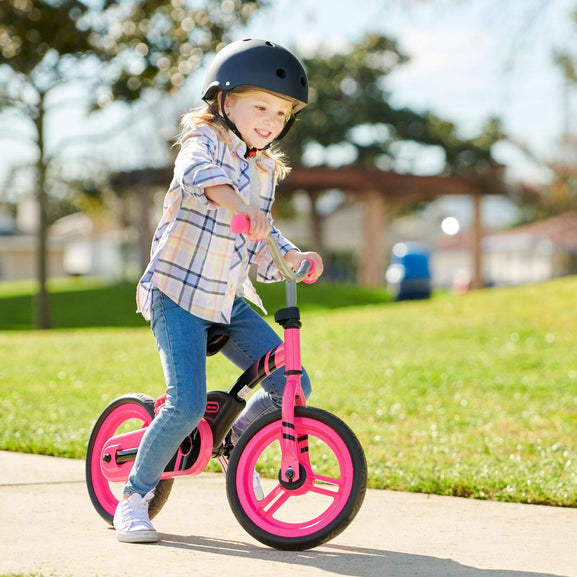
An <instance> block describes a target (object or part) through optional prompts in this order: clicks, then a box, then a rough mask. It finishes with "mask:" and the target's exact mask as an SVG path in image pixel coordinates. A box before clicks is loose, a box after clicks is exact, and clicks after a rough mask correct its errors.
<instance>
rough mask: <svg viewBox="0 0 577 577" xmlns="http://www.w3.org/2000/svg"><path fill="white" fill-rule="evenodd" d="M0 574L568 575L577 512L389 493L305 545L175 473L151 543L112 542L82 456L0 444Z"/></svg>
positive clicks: (198, 480) (370, 498)
mask: <svg viewBox="0 0 577 577" xmlns="http://www.w3.org/2000/svg"><path fill="white" fill-rule="evenodd" d="M0 471H1V472H0V575H4V574H24V575H28V574H37V575H46V576H50V577H104V576H115V577H120V576H129V577H133V576H134V577H137V576H138V577H159V576H160V575H163V574H166V575H170V577H179V576H183V577H184V576H186V577H190V576H191V575H198V576H200V577H212V576H218V577H223V576H224V575H232V574H233V573H232V572H233V571H234V574H235V575H247V576H248V575H250V576H251V577H252V576H258V577H269V576H274V577H284V576H286V575H290V574H291V573H292V574H293V575H298V576H303V577H317V576H318V577H321V576H322V577H326V576H328V575H354V576H358V577H409V576H410V577H425V576H426V577H537V576H539V577H552V576H563V577H577V509H560V508H552V507H540V506H532V505H517V504H507V503H492V502H485V501H473V500H468V499H458V498H452V497H437V496H427V495H418V494H410V493H397V492H391V491H374V490H371V491H369V492H368V494H367V498H366V500H365V504H364V506H363V508H362V510H361V512H360V513H359V515H358V516H357V518H356V519H355V521H354V522H353V523H352V525H351V526H350V527H349V528H348V529H347V530H346V531H345V532H344V533H343V534H341V535H340V536H339V537H338V538H337V539H335V540H334V541H332V542H330V543H328V544H326V545H324V546H322V547H320V548H318V549H314V550H312V551H305V552H300V553H297V552H286V551H276V550H274V549H269V548H267V547H265V546H263V545H261V544H260V543H258V542H257V541H254V540H253V539H252V538H251V537H250V536H249V535H248V534H247V533H246V532H245V531H244V530H243V529H242V527H240V525H239V524H238V523H237V521H236V520H235V518H234V516H233V514H232V512H231V510H230V508H229V506H228V502H227V500H226V492H225V485H224V477H223V476H222V475H219V474H202V475H200V476H199V477H195V478H185V479H180V480H177V481H176V482H175V484H174V488H173V490H172V494H171V496H170V499H169V500H168V503H167V504H166V506H165V507H164V509H163V510H162V512H161V513H160V514H159V515H158V517H157V518H156V519H155V521H154V524H155V526H156V528H157V530H158V531H159V533H160V536H161V542H160V543H159V544H156V545H128V544H122V543H118V541H117V540H116V537H115V535H114V531H113V530H112V529H110V528H108V526H107V525H106V523H105V522H104V521H102V520H101V519H100V517H99V516H98V515H97V513H96V512H95V511H94V509H93V508H92V505H91V503H90V499H89V497H88V493H87V491H86V487H85V483H84V463H83V462H82V461H72V460H68V459H56V458H52V457H43V456H36V455H24V454H18V453H9V452H1V451H0Z"/></svg>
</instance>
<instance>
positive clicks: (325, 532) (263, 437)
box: [227, 407, 367, 551]
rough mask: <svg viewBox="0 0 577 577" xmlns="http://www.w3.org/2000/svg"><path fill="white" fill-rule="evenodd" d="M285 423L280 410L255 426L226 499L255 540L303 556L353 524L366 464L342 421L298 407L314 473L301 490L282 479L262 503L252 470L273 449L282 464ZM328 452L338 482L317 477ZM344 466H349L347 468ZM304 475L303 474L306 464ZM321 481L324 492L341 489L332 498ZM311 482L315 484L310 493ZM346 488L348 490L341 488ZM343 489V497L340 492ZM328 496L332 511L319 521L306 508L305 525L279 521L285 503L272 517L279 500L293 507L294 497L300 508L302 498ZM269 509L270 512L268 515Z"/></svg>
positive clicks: (243, 443)
mask: <svg viewBox="0 0 577 577" xmlns="http://www.w3.org/2000/svg"><path fill="white" fill-rule="evenodd" d="M281 422H282V417H281V411H276V412H275V413H272V414H270V415H268V416H265V417H263V418H262V419H260V420H258V421H257V422H255V423H254V424H253V425H252V426H251V427H249V429H248V430H247V431H246V432H245V433H244V434H243V435H242V437H241V438H240V440H239V442H238V443H237V445H236V446H235V448H234V451H233V453H232V455H231V458H230V462H229V466H228V471H227V495H228V501H229V504H230V506H231V508H232V511H233V513H234V515H235V517H236V518H237V520H238V521H239V523H240V524H241V525H242V526H243V528H244V529H245V530H246V531H247V532H248V533H249V534H250V535H252V536H253V537H254V538H255V539H257V540H258V541H260V542H261V543H264V544H265V545H268V546H270V547H274V548H276V549H283V550H292V551H301V550H305V549H311V548H313V547H318V546H319V545H321V544H323V543H325V542H327V541H329V540H331V539H333V538H334V537H336V536H337V535H339V534H340V533H341V532H342V531H344V530H345V529H346V528H347V527H348V525H349V524H350V523H351V521H352V520H353V519H354V517H355V516H356V514H357V513H358V512H359V510H360V508H361V505H362V503H363V500H364V497H365V493H366V486H367V463H366V459H365V454H364V451H363V448H362V446H361V444H360V442H359V440H358V439H357V437H356V436H355V434H354V433H353V431H352V430H351V429H350V428H349V427H348V426H347V425H346V424H345V423H344V422H343V421H342V420H341V419H339V418H338V417H336V416H335V415H333V414H331V413H328V412H327V411H324V410H322V409H317V408H311V407H296V408H295V427H296V431H295V435H296V437H297V438H299V437H301V438H304V436H306V439H307V440H306V450H305V449H302V450H301V453H303V452H304V453H306V454H307V455H309V457H310V473H309V474H308V478H307V475H305V476H302V477H301V478H302V479H304V481H303V482H302V483H301V484H300V485H299V482H298V481H297V483H295V486H294V488H293V487H292V486H290V487H289V486H287V483H286V482H284V483H283V482H282V481H281V480H280V475H279V478H278V483H276V482H274V483H273V484H274V485H275V486H274V488H272V490H270V491H269V492H268V493H266V492H265V497H264V499H263V500H262V501H259V500H258V498H257V497H256V496H255V493H254V491H253V493H252V494H251V490H252V489H251V488H250V487H249V484H250V486H252V484H251V479H252V473H251V471H252V470H254V467H255V464H256V463H258V465H259V466H261V461H260V459H261V458H262V457H263V456H264V455H265V454H267V452H268V451H269V450H270V451H271V452H274V453H275V455H276V456H275V457H274V458H273V461H275V459H276V460H277V462H278V459H279V458H280V449H278V448H276V447H275V445H276V446H277V447H278V437H279V436H280V430H281ZM275 436H276V439H275ZM309 449H310V451H309ZM245 452H246V455H245V456H244V457H243V453H245ZM321 453H322V454H321ZM328 453H330V455H329V457H331V458H332V457H334V468H335V470H336V471H338V473H337V475H336V476H335V477H334V478H333V476H332V475H329V474H324V473H320V474H318V475H317V470H319V469H322V467H323V465H324V460H326V457H327V454H328ZM337 454H338V455H340V459H339V457H338V456H337ZM343 455H344V456H343ZM266 458H267V457H265V459H266ZM343 463H347V465H346V466H345V467H344V468H343ZM274 466H276V462H275V464H274V465H273V467H274ZM301 470H302V471H304V468H303V466H302V465H301ZM270 472H271V471H269V473H270ZM275 474H276V473H275ZM269 476H270V475H269ZM317 477H318V479H320V483H321V484H322V483H327V484H325V485H322V487H327V486H329V487H330V486H331V485H330V483H331V482H333V481H334V482H335V483H334V485H335V486H337V489H336V490H335V491H333V492H332V493H329V491H326V490H323V489H322V488H319V486H318V485H317V484H316V480H315V479H316V478H317ZM329 477H330V478H329ZM307 483H308V484H310V487H308V488H307ZM341 485H342V486H343V487H344V486H346V487H347V489H346V490H345V489H342V488H339V487H341ZM341 490H342V493H343V494H342V496H341V495H340V493H339V492H340V491H341ZM323 493H324V495H323ZM327 494H330V495H331V497H329V498H328V500H329V506H328V508H327V509H326V510H324V509H323V511H322V513H321V514H320V515H318V516H317V517H314V516H315V515H317V513H316V512H312V509H314V508H315V507H312V508H311V512H310V513H309V510H308V508H306V507H305V508H302V505H301V506H300V507H301V509H300V510H299V514H302V515H303V516H304V517H306V518H305V519H303V520H298V521H297V520H296V519H295V520H294V521H293V520H287V521H285V520H282V519H276V518H275V516H276V515H277V513H278V512H279V511H280V509H281V508H282V507H284V506H285V505H284V504H282V505H279V506H278V511H276V510H275V512H274V513H272V512H270V511H272V509H273V508H274V507H275V500H277V499H278V500H277V501H276V502H279V503H280V502H281V501H282V502H283V503H289V501H290V500H291V499H293V497H294V502H295V503H297V501H298V499H301V498H309V499H310V498H312V499H313V500H316V501H318V500H319V499H323V498H326V496H327ZM333 494H334V495H335V496H334V497H333V496H332V495H333ZM279 495H281V496H279ZM307 495H308V497H307ZM337 495H338V498H337ZM314 505H316V503H314ZM269 506H270V507H271V509H268V510H267V508H268V507H269ZM309 514H310V515H311V518H310V519H309V518H308V516H309ZM267 518H268V520H267ZM319 519H320V520H319ZM303 521H304V523H303ZM293 528H294V529H293Z"/></svg>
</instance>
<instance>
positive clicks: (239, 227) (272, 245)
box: [230, 214, 315, 284]
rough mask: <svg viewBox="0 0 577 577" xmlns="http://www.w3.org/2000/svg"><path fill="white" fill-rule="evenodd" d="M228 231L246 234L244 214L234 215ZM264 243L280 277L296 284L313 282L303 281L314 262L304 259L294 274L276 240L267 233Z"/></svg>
mask: <svg viewBox="0 0 577 577" xmlns="http://www.w3.org/2000/svg"><path fill="white" fill-rule="evenodd" d="M230 230H231V231H232V232H234V233H235V234H248V232H249V231H250V220H249V219H248V217H246V216H245V215H244V214H235V215H234V216H233V217H232V220H231V223H230ZM265 241H266V244H267V246H268V249H269V251H270V254H271V256H272V260H273V261H274V263H275V265H276V266H277V268H278V270H279V271H280V273H281V275H282V276H283V277H284V278H285V279H286V280H294V281H296V282H301V281H304V282H305V283H307V284H310V283H313V282H315V281H311V280H305V277H306V276H307V274H309V273H310V272H312V271H313V270H314V267H315V262H314V261H313V260H312V259H310V258H304V259H303V260H302V261H301V262H300V264H299V268H298V270H297V271H296V272H295V271H294V270H292V268H291V267H290V266H289V265H288V264H287V263H286V261H285V259H284V258H283V255H282V253H281V251H280V248H279V246H278V244H277V242H276V240H275V239H274V237H273V236H272V234H270V233H269V234H268V235H267V237H266V238H265Z"/></svg>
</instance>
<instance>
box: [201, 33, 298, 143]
mask: <svg viewBox="0 0 577 577" xmlns="http://www.w3.org/2000/svg"><path fill="white" fill-rule="evenodd" d="M244 86H254V87H256V88H261V89H263V90H268V91H269V92H274V93H275V94H278V95H279V96H281V97H282V96H284V97H286V98H288V99H290V100H292V101H293V102H294V106H293V113H292V114H291V116H290V117H289V119H288V120H287V122H286V124H285V127H284V129H283V131H282V132H281V134H280V135H279V136H278V137H277V140H280V139H281V138H283V137H284V136H285V135H286V134H287V132H288V131H289V130H290V128H291V126H292V125H293V123H294V121H295V117H296V115H297V114H298V113H299V112H300V111H301V110H302V109H303V108H304V107H305V106H306V105H307V104H308V98H309V86H308V80H307V74H306V72H305V69H304V68H303V65H302V64H301V63H300V61H299V60H298V58H296V57H295V56H294V55H293V54H292V53H291V52H289V51H288V50H287V49H286V48H283V47H282V46H280V45H278V44H274V43H273V42H269V41H268V40H258V39H247V40H239V41H237V42H232V43H231V44H228V45H227V46H225V47H224V48H223V49H222V50H221V51H220V52H219V53H218V54H217V55H216V56H215V58H214V60H213V61H212V63H211V64H210V66H209V67H208V70H207V71H206V75H205V78H204V85H203V89H202V99H203V100H204V101H206V102H208V103H210V102H213V101H214V100H215V98H216V96H217V94H218V91H219V90H221V91H222V97H221V106H220V110H221V114H222V116H223V117H224V120H225V121H226V122H227V124H228V125H229V127H230V128H231V129H232V130H233V131H234V132H235V133H236V134H238V131H237V129H236V127H235V126H234V124H233V123H232V122H231V121H230V120H229V119H228V117H227V116H226V113H225V112H224V98H225V96H226V93H227V92H230V91H233V90H234V89H235V88H240V87H244Z"/></svg>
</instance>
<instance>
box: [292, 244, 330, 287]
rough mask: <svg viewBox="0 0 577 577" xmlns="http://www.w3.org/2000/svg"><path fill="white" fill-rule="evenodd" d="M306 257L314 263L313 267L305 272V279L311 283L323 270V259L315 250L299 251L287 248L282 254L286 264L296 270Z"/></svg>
mask: <svg viewBox="0 0 577 577" xmlns="http://www.w3.org/2000/svg"><path fill="white" fill-rule="evenodd" d="M305 258H308V259H310V260H312V261H313V262H314V263H315V266H314V267H313V269H312V270H311V271H310V272H309V273H308V274H307V276H306V277H305V280H306V281H308V282H310V283H313V282H315V281H316V280H317V279H318V278H319V277H320V276H321V275H322V274H323V271H324V265H323V259H322V257H321V255H320V254H318V253H317V252H300V251H298V250H289V252H287V253H286V254H285V256H284V259H285V261H286V262H287V264H288V265H289V266H290V267H291V268H292V269H293V270H295V271H296V270H298V268H299V265H300V263H301V262H302V261H303V260H304V259H305Z"/></svg>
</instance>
